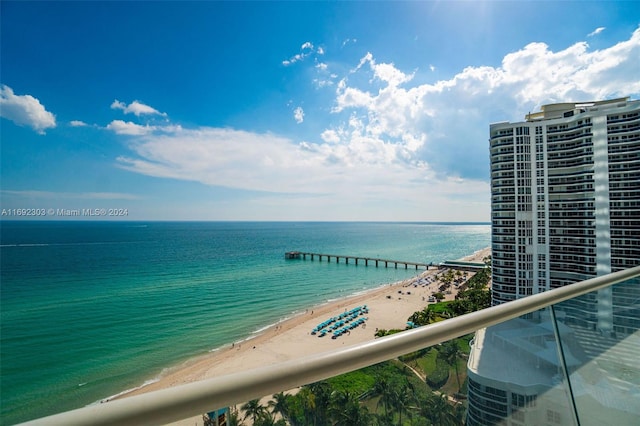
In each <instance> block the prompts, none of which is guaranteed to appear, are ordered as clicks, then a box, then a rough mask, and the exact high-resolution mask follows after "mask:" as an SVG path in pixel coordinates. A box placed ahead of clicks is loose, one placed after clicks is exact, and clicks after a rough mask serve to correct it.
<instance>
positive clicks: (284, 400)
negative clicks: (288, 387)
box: [268, 392, 291, 421]
mask: <svg viewBox="0 0 640 426" xmlns="http://www.w3.org/2000/svg"><path fill="white" fill-rule="evenodd" d="M290 400H291V395H288V394H286V393H284V392H279V393H276V394H274V395H273V399H272V400H271V401H269V403H268V404H269V407H271V413H272V414H279V415H281V416H282V418H283V419H284V420H285V421H286V420H287V418H288V417H289V401H290Z"/></svg>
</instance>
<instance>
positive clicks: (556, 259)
mask: <svg viewBox="0 0 640 426" xmlns="http://www.w3.org/2000/svg"><path fill="white" fill-rule="evenodd" d="M490 157H491V220H492V257H493V259H492V261H493V264H492V275H493V284H492V295H493V304H494V305H497V304H501V303H505V302H509V301H512V300H515V299H518V298H521V297H525V296H528V295H531V294H535V293H539V292H543V291H547V290H550V289H553V288H557V287H562V286H565V285H569V284H572V283H575V282H579V281H582V280H585V279H588V278H592V277H595V276H600V275H605V274H608V273H610V272H615V271H618V270H623V269H627V268H630V267H633V266H638V265H640V101H632V100H629V98H620V99H613V100H608V101H598V102H584V103H560V104H551V105H545V106H543V107H542V108H541V111H540V112H536V113H530V114H528V115H527V116H526V118H525V121H523V122H518V123H509V122H503V123H495V124H492V125H491V126H490ZM637 287H639V286H626V287H621V288H615V287H614V288H613V289H612V288H609V289H607V290H602V291H599V292H598V293H597V295H592V296H589V297H581V298H579V300H576V301H573V302H571V303H565V304H563V306H562V308H561V309H560V310H561V311H562V312H561V313H562V315H563V316H564V318H566V321H565V323H566V324H570V326H567V327H564V326H562V325H561V326H559V327H557V328H556V329H555V330H554V329H552V328H550V327H549V325H548V323H547V322H545V319H544V318H541V316H544V313H543V314H542V315H541V316H540V315H539V316H533V317H532V318H530V319H531V321H527V320H523V319H520V320H517V321H514V322H509V323H507V324H503V325H501V326H499V327H493V328H488V329H486V330H481V331H480V332H478V333H477V334H476V338H475V345H474V348H473V350H472V354H471V357H470V361H469V414H468V424H470V425H478V424H498V423H505V424H513V425H518V424H557V423H561V424H569V423H570V422H568V421H567V420H568V419H566V418H563V416H566V414H563V413H565V412H566V411H565V409H566V408H567V407H566V405H567V404H566V399H564V397H563V396H562V395H561V394H562V393H563V391H562V390H561V389H560V390H559V388H558V387H557V386H556V385H557V384H558V377H560V376H561V371H562V369H563V368H565V369H567V368H570V367H571V365H561V364H562V362H564V364H570V363H572V362H574V361H575V363H576V365H577V363H578V361H580V362H588V359H595V358H596V357H599V356H600V355H602V353H601V352H602V351H599V349H598V344H599V343H598V342H599V341H601V340H602V339H622V338H624V336H629V335H632V334H633V333H634V331H635V330H638V313H639V312H638V304H639V300H640V292H639V289H638V288H637ZM576 335H579V336H578V337H579V338H576ZM554 336H555V337H554ZM558 336H561V337H562V338H563V339H565V340H566V341H568V342H572V345H573V346H571V345H569V347H572V348H573V349H574V353H570V351H568V352H566V353H565V359H564V360H563V361H560V360H559V358H558V356H557V354H556V352H557V351H555V350H554V349H553V348H552V345H550V344H549V342H551V341H553V340H554V338H557V337H558ZM630 341H631V340H628V341H627V343H628V342H630ZM633 341H634V342H635V341H636V340H633ZM585 342H586V343H585ZM587 346H588V347H587ZM637 349H638V350H640V347H638V348H637ZM590 351H591V352H590ZM609 356H617V355H612V352H609ZM624 356H625V355H621V357H622V358H624ZM636 356H637V353H636ZM589 357H592V358H589ZM622 358H618V359H616V362H619V361H620V360H621V359H622ZM598 359H599V358H598ZM635 359H637V358H635ZM630 362H631V365H634V364H635V361H633V360H631V361H630ZM578 376H579V375H577V376H576V380H578V381H580V383H587V384H588V381H584V382H583V381H581V380H586V379H585V378H584V377H582V376H580V377H578ZM609 385H610V384H608V383H607V386H609ZM615 386H617V387H616V389H617V390H618V391H619V394H620V395H622V397H621V398H625V397H626V396H628V395H629V389H631V388H629V387H628V386H626V385H622V384H620V383H615ZM625 386H626V387H625ZM598 392H599V390H598V389H597V388H596V387H594V388H589V386H587V385H585V387H584V395H587V396H586V397H588V398H592V399H593V398H596V396H594V395H596V394H597V393H598ZM586 397H585V398H586ZM545 401H546V402H545ZM603 404H607V402H603ZM569 405H571V404H569ZM596 406H597V404H595V403H594V404H593V407H596ZM636 409H637V410H640V406H639V407H636ZM561 413H562V414H561ZM639 414H640V413H639ZM505 419H508V420H505Z"/></svg>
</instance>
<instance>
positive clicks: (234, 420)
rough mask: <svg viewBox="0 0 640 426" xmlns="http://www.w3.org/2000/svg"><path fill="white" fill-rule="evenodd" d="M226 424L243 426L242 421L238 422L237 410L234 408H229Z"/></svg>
mask: <svg viewBox="0 0 640 426" xmlns="http://www.w3.org/2000/svg"><path fill="white" fill-rule="evenodd" d="M227 424H228V425H229V426H240V425H242V424H243V423H242V420H240V416H239V414H238V409H237V408H236V407H231V408H230V409H229V418H228V420H227Z"/></svg>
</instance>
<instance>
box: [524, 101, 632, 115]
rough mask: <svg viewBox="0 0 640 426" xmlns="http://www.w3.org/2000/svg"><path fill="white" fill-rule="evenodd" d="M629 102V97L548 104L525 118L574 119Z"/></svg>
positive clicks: (622, 105)
mask: <svg viewBox="0 0 640 426" xmlns="http://www.w3.org/2000/svg"><path fill="white" fill-rule="evenodd" d="M627 102H629V97H628V96H627V97H624V98H616V99H609V100H605V101H589V102H562V103H557V104H547V105H542V107H540V111H539V112H534V113H529V114H527V115H526V116H525V120H526V121H540V120H551V119H554V118H566V117H572V116H574V115H576V114H580V113H584V112H587V111H591V110H597V109H599V108H611V107H624V106H626V105H627Z"/></svg>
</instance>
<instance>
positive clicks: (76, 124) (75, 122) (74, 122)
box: [69, 120, 88, 127]
mask: <svg viewBox="0 0 640 426" xmlns="http://www.w3.org/2000/svg"><path fill="white" fill-rule="evenodd" d="M69 125H70V126H71V127H84V126H88V124H87V123H85V122H84V121H81V120H71V121H70V122H69Z"/></svg>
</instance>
